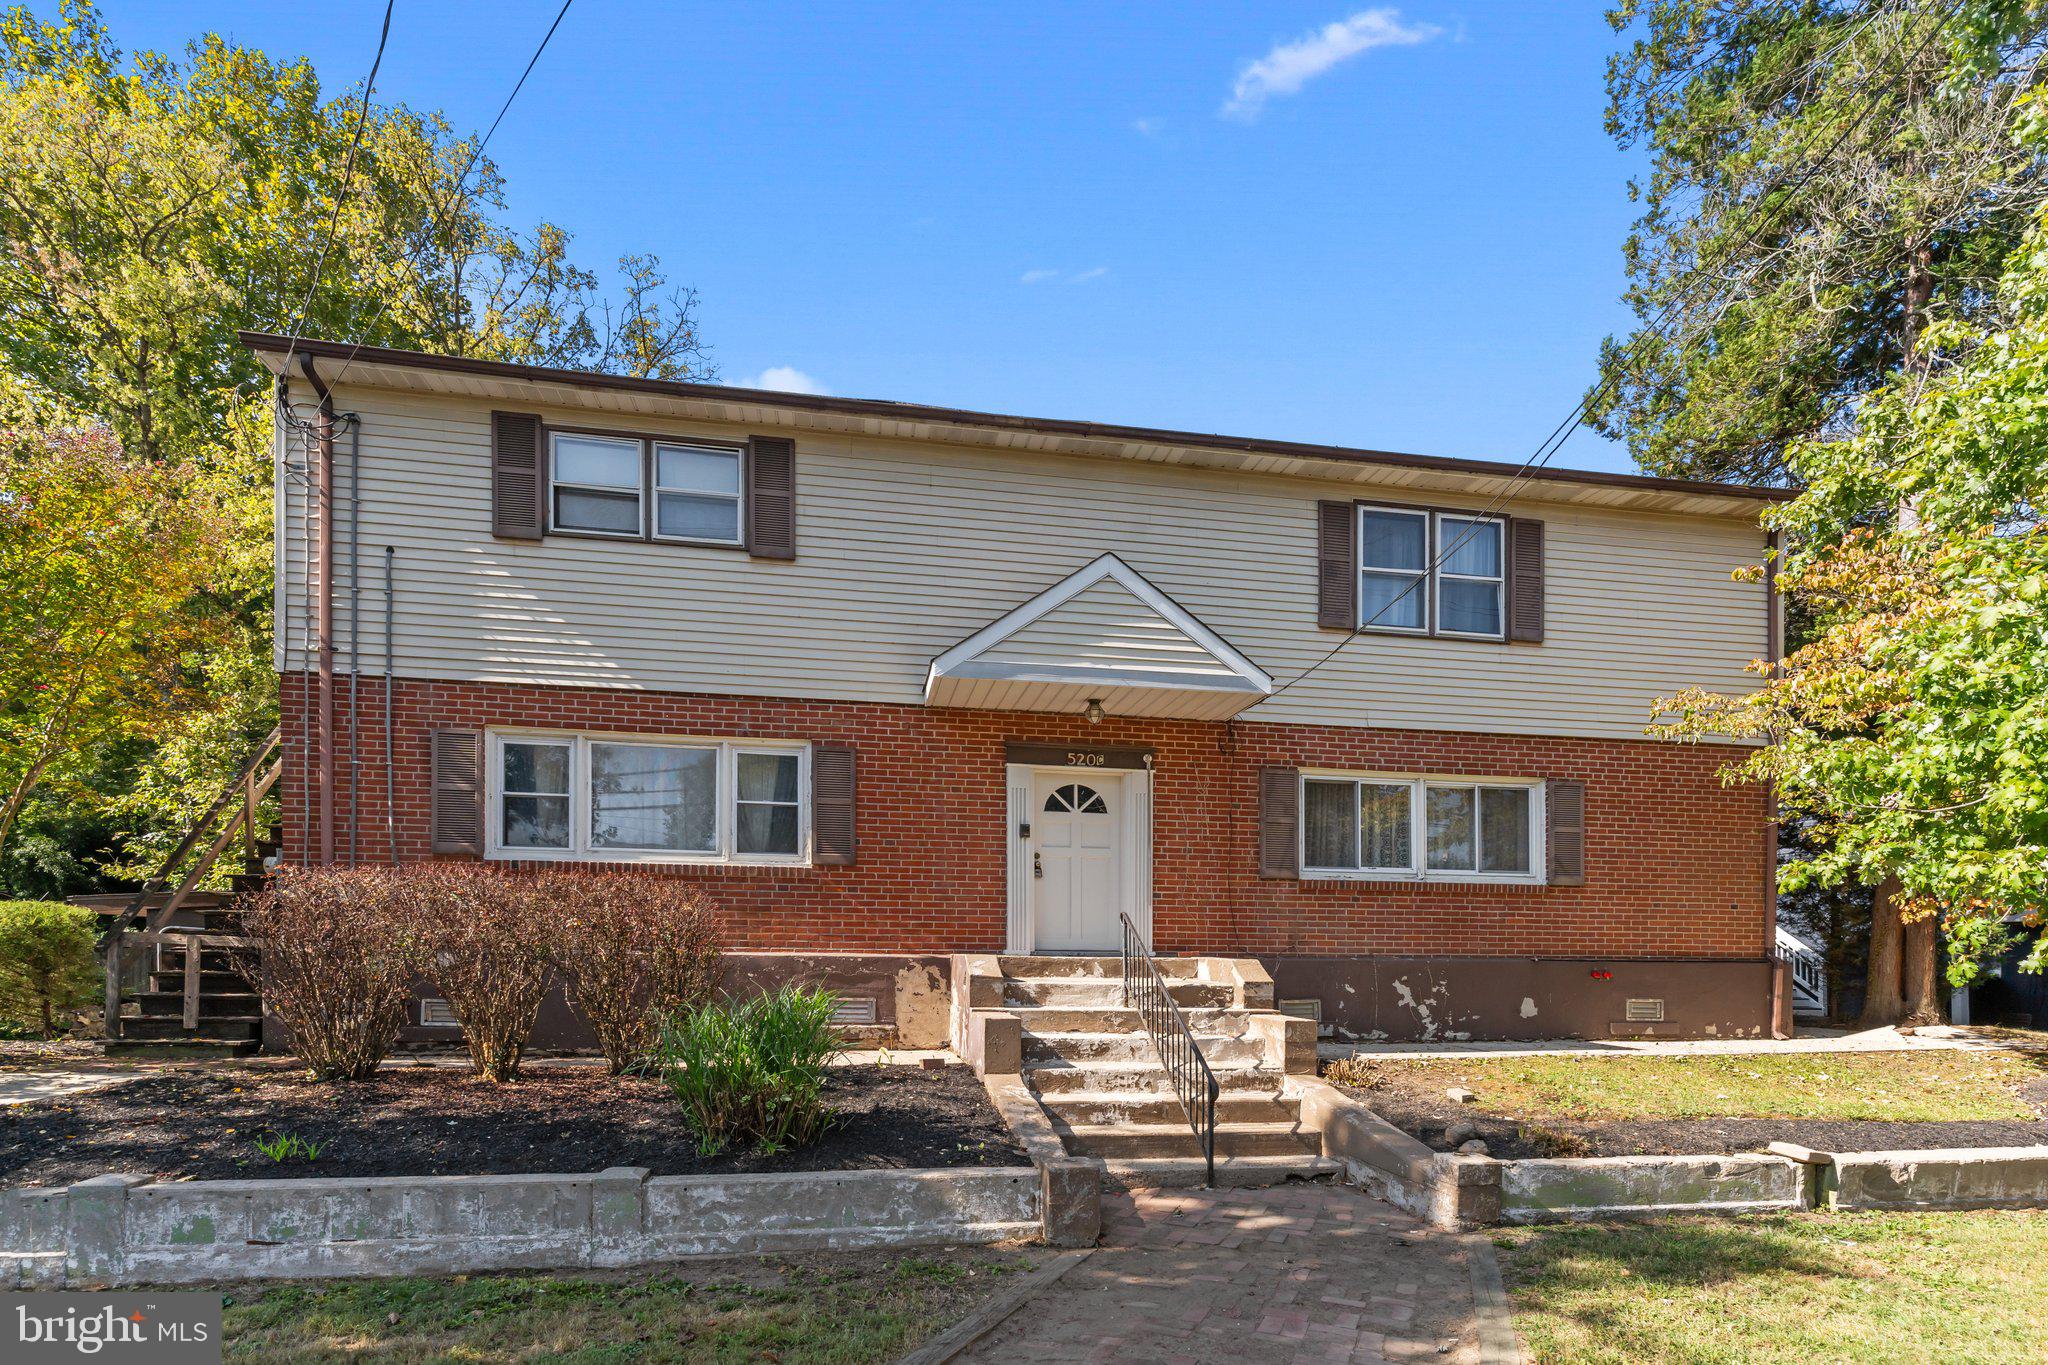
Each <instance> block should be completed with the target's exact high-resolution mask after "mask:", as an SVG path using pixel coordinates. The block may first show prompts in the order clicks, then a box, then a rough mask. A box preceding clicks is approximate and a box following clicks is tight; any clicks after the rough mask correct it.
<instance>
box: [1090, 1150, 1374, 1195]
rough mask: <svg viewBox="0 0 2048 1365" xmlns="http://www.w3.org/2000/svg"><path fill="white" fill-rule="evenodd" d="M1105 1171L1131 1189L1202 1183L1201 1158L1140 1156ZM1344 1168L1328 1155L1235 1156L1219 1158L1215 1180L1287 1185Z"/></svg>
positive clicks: (1230, 1185)
mask: <svg viewBox="0 0 2048 1365" xmlns="http://www.w3.org/2000/svg"><path fill="white" fill-rule="evenodd" d="M1103 1166H1104V1173H1105V1174H1106V1175H1108V1176H1109V1178H1110V1179H1111V1180H1113V1181H1116V1182H1117V1183H1119V1184H1121V1185H1124V1186H1127V1187H1129V1188H1131V1189H1140V1190H1165V1189H1185V1188H1187V1187H1189V1186H1193V1185H1199V1184H1201V1183H1202V1175H1203V1165H1202V1159H1201V1158H1200V1157H1198V1156H1197V1157H1181V1156H1169V1157H1157V1156H1154V1157H1139V1158H1136V1159H1132V1160H1118V1161H1109V1162H1104V1163H1103ZM1342 1173H1343V1167H1342V1166H1341V1165H1340V1164H1339V1163H1337V1162H1335V1161H1331V1160H1329V1159H1327V1158H1325V1157H1319V1156H1308V1155H1306V1154H1304V1155H1302V1156H1232V1157H1222V1156H1219V1157H1217V1158H1216V1183H1217V1185H1218V1186H1220V1187H1223V1188H1226V1189H1253V1188H1256V1187H1259V1186H1264V1185H1284V1184H1286V1183H1287V1182H1288V1181H1290V1180H1319V1179H1322V1178H1324V1177H1328V1176H1335V1175H1341V1174H1342Z"/></svg>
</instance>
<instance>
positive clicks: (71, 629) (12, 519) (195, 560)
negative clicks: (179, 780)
mask: <svg viewBox="0 0 2048 1365" xmlns="http://www.w3.org/2000/svg"><path fill="white" fill-rule="evenodd" d="M204 488H205V484H204V481H203V480H200V479H197V478H196V477H195V476H194V474H193V471H191V470H190V469H189V468H188V467H186V466H183V465H178V464H172V463H166V462H163V461H147V460H143V459H140V458H137V457H136V456H133V455H131V454H129V453H127V452H126V451H123V450H122V449H121V447H120V446H119V445H118V444H117V443H116V442H115V440H114V438H113V435H112V433H111V432H109V431H108V430H107V429H106V428H104V427H96V428H83V429H70V430H55V431H45V430H0V849H4V848H5V846H6V843H7V837H8V835H9V833H10V832H11V831H12V829H13V827H14V824H15V822H16V820H17V818H18V817H19V815H20V813H21V810H22V808H23V806H24V804H25V803H26V802H27V801H28V799H29V797H30V795H31V794H32V793H34V792H35V791H36V789H37V788H38V787H40V786H43V785H45V784H47V783H50V782H52V781H58V780H62V779H65V778H69V777H75V776H77V775H78V774H79V773H80V772H81V771H82V770H83V769H84V768H85V767H87V766H88V765H89V764H90V762H91V760H92V758H93V757H94V755H95V754H96V753H97V752H99V751H100V750H102V749H104V748H105V747H106V746H108V745H111V744H115V743H118V742H119V741H121V740H123V739H127V738H131V737H137V736H143V735H147V734H148V733H149V732H150V730H151V728H152V727H153V726H155V725H156V724H157V723H158V722H159V721H161V720H163V719H165V718H167V717H169V716H171V715H173V714H175V713H176V712H178V711H179V710H181V709H183V708H185V707H187V706H189V705H190V704H191V703H192V697H193V690H192V687H191V682H192V679H193V677H194V668H195V664H196V661H197V659H198V658H199V657H201V656H202V655H203V654H204V652H205V651H206V650H207V649H208V648H209V647H210V646H212V645H214V644H216V643H218V642H219V640H220V639H221V638H222V632H221V629H220V626H221V622H220V621H219V619H218V617H217V616H216V615H215V614H213V613H212V612H211V611H210V610H209V608H208V604H207V603H206V601H205V598H204V594H205V591H206V589H207V587H208V585H209V584H210V583H211V582H212V580H213V576H214V574H215V572H216V570H217V568H218V564H219V555H218V551H217V549H216V547H217V546H218V544H219V543H220V541H221V540H222V539H223V538H224V537H225V536H226V534H227V530H228V525H227V521H226V519H225V518H224V517H223V516H222V515H221V509H220V508H219V506H218V505H217V504H216V503H214V502H213V501H211V500H210V499H208V498H207V497H206V496H205V492H204Z"/></svg>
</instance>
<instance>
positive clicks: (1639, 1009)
mask: <svg viewBox="0 0 2048 1365" xmlns="http://www.w3.org/2000/svg"><path fill="white" fill-rule="evenodd" d="M1624 1014H1625V1017H1626V1018H1627V1019H1628V1021H1629V1022H1630V1023H1631V1024H1661V1023H1663V1022H1664V1002H1663V1001H1662V1000H1631V1001H1629V1002H1628V1006H1627V1009H1626V1010H1625V1011H1624Z"/></svg>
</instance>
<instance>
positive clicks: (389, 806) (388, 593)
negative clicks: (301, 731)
mask: <svg viewBox="0 0 2048 1365" xmlns="http://www.w3.org/2000/svg"><path fill="white" fill-rule="evenodd" d="M397 558H398V551H397V550H396V549H394V548H392V547H391V546H389V545H386V546H385V547H384V833H385V836H386V837H387V838H388V839H389V840H390V841H391V865H392V866H393V867H397V866H398V807H397V804H396V800H397V792H396V787H395V785H394V782H393V778H392V772H391V759H392V753H393V749H394V747H395V746H394V744H393V741H392V738H391V682H392V677H391V675H392V665H391V641H392V637H393V635H394V633H395V632H394V631H393V629H392V625H391V608H392V606H393V605H394V603H395V602H396V601H397V596H398V593H397V589H396V587H395V585H394V584H393V581H392V565H393V561H395V560H396V559H397Z"/></svg>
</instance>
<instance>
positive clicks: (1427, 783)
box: [1301, 773, 1543, 882]
mask: <svg viewBox="0 0 2048 1365" xmlns="http://www.w3.org/2000/svg"><path fill="white" fill-rule="evenodd" d="M1542 830H1543V784H1542V783H1540V782H1536V781H1519V780H1518V781H1504V780H1500V779H1472V780H1467V779H1464V778H1426V777H1372V776H1351V775H1347V774H1336V773H1331V774H1321V773H1318V774H1305V775H1304V776H1303V777H1302V783H1301V866H1302V869H1303V871H1304V872H1305V873H1306V874H1307V875H1310V876H1316V875H1321V876H1353V877H1375V878H1378V877H1388V878H1414V879H1417V880H1421V881H1510V882H1512V881H1526V882H1537V881H1541V880H1542V874H1541V871H1540V867H1539V864H1538V862H1537V850H1538V848H1539V847H1540V845H1541V834H1542Z"/></svg>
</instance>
